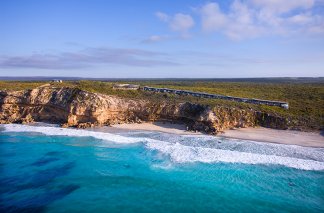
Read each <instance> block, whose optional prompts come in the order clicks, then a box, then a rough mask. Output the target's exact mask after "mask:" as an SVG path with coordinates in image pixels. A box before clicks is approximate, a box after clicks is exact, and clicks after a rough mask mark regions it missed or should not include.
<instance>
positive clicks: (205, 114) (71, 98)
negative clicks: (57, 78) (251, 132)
mask: <svg viewBox="0 0 324 213" xmlns="http://www.w3.org/2000/svg"><path fill="white" fill-rule="evenodd" d="M34 121H37V122H51V123H59V124H61V125H62V126H64V127H77V128H86V127H93V126H100V125H112V124H120V123H134V122H136V123H141V122H142V121H171V122H183V123H185V124H186V125H187V126H188V129H189V130H192V131H200V132H206V133H209V134H217V133H218V132H221V131H223V130H226V129H230V128H240V127H252V126H258V125H259V126H264V127H271V128H276V129H287V127H288V123H289V121H287V119H285V118H281V117H279V116H275V115H271V114H267V113H263V112H258V111H255V110H252V109H250V110H246V109H238V108H230V107H222V106H216V107H209V106H206V105H199V104H193V103H189V102H185V103H179V104H175V103H168V102H163V101H161V102H152V101H148V100H132V99H127V98H120V97H117V96H109V95H103V94H98V93H90V92H86V91H83V90H80V89H77V88H69V87H51V86H44V87H38V88H35V89H30V90H22V91H0V123H3V124H4V123H30V122H34Z"/></svg>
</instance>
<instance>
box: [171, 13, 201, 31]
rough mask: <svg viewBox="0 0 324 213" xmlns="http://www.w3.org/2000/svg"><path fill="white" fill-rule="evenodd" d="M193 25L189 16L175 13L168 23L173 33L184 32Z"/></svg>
mask: <svg viewBox="0 0 324 213" xmlns="http://www.w3.org/2000/svg"><path fill="white" fill-rule="evenodd" d="M194 25H195V22H194V20H193V19H192V17H191V16H190V15H185V14H182V13H177V14H175V15H174V17H173V18H172V19H171V21H170V27H171V29H172V30H174V31H179V32H186V31H188V30H189V29H190V28H192V27H193V26H194Z"/></svg>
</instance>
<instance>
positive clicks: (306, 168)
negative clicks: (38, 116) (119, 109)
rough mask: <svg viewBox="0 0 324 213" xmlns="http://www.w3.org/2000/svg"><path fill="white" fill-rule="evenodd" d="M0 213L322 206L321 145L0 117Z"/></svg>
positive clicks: (310, 209)
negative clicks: (8, 120)
mask: <svg viewBox="0 0 324 213" xmlns="http://www.w3.org/2000/svg"><path fill="white" fill-rule="evenodd" d="M278 137H280V135H278ZM0 212H9V213H10V212H36V213H37V212H156V213H158V212H324V149H322V148H311V147H301V146H295V145H281V144H271V143H263V142H253V141H243V140H237V139H226V138H221V137H213V136H204V135H201V136H200V135H198V136H197V135H174V134H167V133H161V132H149V131H129V132H128V131H123V132H115V133H108V132H98V131H92V130H76V129H63V128H59V127H55V126H27V125H18V124H8V125H0Z"/></svg>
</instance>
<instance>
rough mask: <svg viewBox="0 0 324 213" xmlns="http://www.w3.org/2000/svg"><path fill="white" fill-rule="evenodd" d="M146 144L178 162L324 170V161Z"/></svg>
mask: <svg viewBox="0 0 324 213" xmlns="http://www.w3.org/2000/svg"><path fill="white" fill-rule="evenodd" d="M146 145H147V147H148V148H149V149H153V150H158V151H159V152H162V153H164V154H167V155H169V156H170V158H171V160H172V161H173V162H176V163H188V162H203V163H214V162H225V163H244V164H277V165H283V166H286V167H291V168H296V169H303V170H324V162H320V161H315V160H307V159H299V158H292V157H283V156H277V155H267V154H257V153H248V152H239V151H232V150H222V149H214V148H205V147H192V146H185V145H182V144H180V143H163V144H161V143H152V142H148V143H147V144H146Z"/></svg>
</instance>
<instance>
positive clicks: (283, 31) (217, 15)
mask: <svg viewBox="0 0 324 213" xmlns="http://www.w3.org/2000/svg"><path fill="white" fill-rule="evenodd" d="M315 3H318V2H315V0H246V1H242V0H234V1H232V2H231V4H230V7H229V9H228V10H227V11H224V10H222V9H221V8H220V6H219V5H218V3H216V2H210V3H206V4H205V5H203V6H202V7H201V8H200V10H199V14H200V16H201V22H202V23H201V24H202V29H203V30H204V31H205V32H219V33H222V34H224V35H226V36H227V37H229V38H231V39H234V40H240V39H245V38H254V37H259V36H268V35H284V36H287V35H294V34H296V33H308V34H314V33H317V34H318V33H322V32H324V30H321V28H322V27H323V26H324V16H323V15H314V14H313V13H312V8H313V7H314V5H315Z"/></svg>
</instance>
